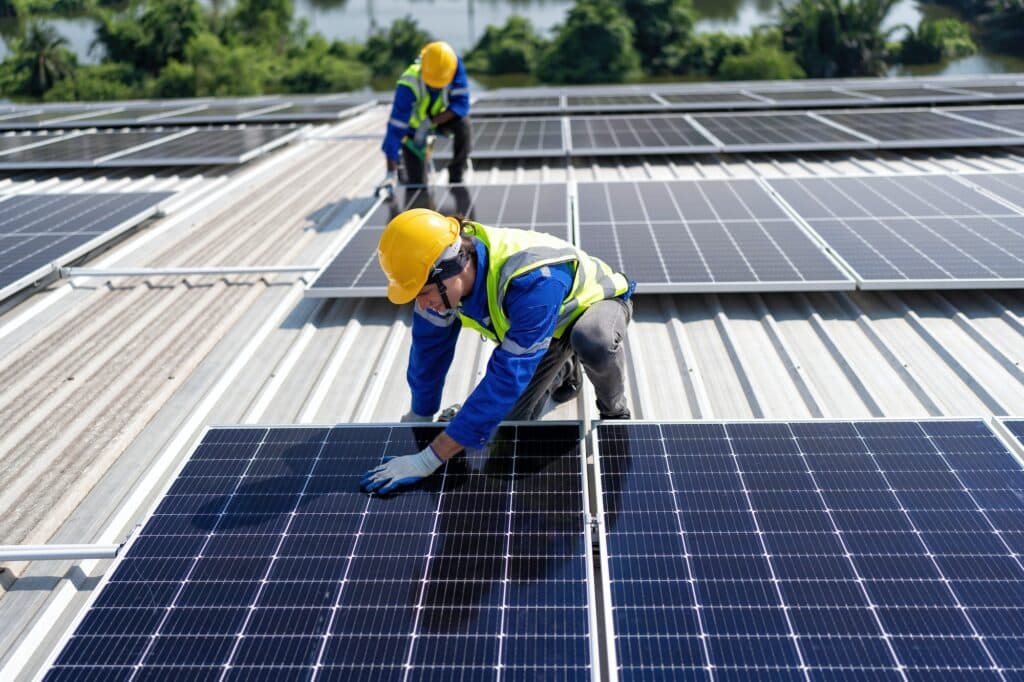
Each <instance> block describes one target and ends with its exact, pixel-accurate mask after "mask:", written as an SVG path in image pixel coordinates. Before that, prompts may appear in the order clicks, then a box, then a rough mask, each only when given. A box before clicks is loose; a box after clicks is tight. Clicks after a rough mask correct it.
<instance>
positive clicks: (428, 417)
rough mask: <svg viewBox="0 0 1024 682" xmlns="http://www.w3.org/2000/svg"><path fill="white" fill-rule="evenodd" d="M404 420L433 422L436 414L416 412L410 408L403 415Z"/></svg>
mask: <svg viewBox="0 0 1024 682" xmlns="http://www.w3.org/2000/svg"><path fill="white" fill-rule="evenodd" d="M402 421H403V422H432V421H434V415H432V414H416V413H415V412H413V411H412V410H409V411H408V412H406V413H405V414H403V415H402Z"/></svg>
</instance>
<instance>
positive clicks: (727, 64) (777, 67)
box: [718, 47, 804, 81]
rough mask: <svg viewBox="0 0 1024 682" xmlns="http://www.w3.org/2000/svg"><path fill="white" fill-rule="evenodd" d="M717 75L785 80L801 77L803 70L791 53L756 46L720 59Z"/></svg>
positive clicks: (724, 77)
mask: <svg viewBox="0 0 1024 682" xmlns="http://www.w3.org/2000/svg"><path fill="white" fill-rule="evenodd" d="M718 77H719V78H721V79H722V80H727V81H754V80H785V79H790V78H803V77H804V70H803V69H801V68H800V65H799V64H797V63H796V58H795V57H794V56H793V54H792V53H790V52H783V51H782V50H780V49H778V48H776V47H758V48H756V49H754V50H751V51H750V52H747V53H746V54H732V55H728V56H727V57H726V58H725V59H723V60H722V64H721V66H720V67H719V69H718Z"/></svg>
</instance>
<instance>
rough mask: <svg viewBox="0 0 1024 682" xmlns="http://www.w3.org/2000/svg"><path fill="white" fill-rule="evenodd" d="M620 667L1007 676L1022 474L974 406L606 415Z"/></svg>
mask: <svg viewBox="0 0 1024 682" xmlns="http://www.w3.org/2000/svg"><path fill="white" fill-rule="evenodd" d="M596 440H597V443H598V450H599V454H598V456H597V457H596V458H595V459H596V460H597V462H598V466H599V468H600V473H599V480H600V484H601V488H602V490H601V494H600V498H599V499H600V500H601V501H602V503H603V510H599V511H601V512H602V513H601V516H602V518H601V524H600V527H601V528H602V529H603V534H602V535H603V537H602V540H603V547H602V550H603V551H602V554H603V555H604V557H603V561H606V562H607V570H608V573H607V575H608V579H609V583H610V586H609V589H608V592H607V594H608V595H609V596H610V601H611V608H610V613H611V620H612V625H613V631H614V639H612V640H611V641H610V642H609V644H608V649H609V650H610V651H612V652H614V653H615V655H616V659H617V665H616V668H617V670H618V673H619V678H620V679H649V680H668V679H686V680H696V679H705V680H711V679H720V680H748V679H772V680H839V679H842V680H854V679H856V680H901V679H968V678H969V679H992V680H998V679H1016V678H1018V677H1020V672H1021V671H1022V670H1024V636H1022V632H1024V628H1022V627H1021V625H1022V623H1024V565H1022V560H1021V552H1022V550H1024V533H1022V532H1021V528H1024V502H1022V500H1021V498H1020V494H1019V493H1020V490H1021V489H1022V487H1024V471H1022V470H1021V466H1020V462H1018V461H1017V460H1015V459H1014V457H1013V456H1012V455H1011V454H1010V453H1009V452H1008V451H1007V449H1006V447H1005V446H1004V445H1003V444H1002V443H1001V442H1000V441H999V440H998V439H997V438H996V437H995V435H994V434H993V433H992V432H991V431H990V430H989V429H988V427H987V426H986V425H985V423H984V422H982V421H981V420H949V421H941V420H936V421H922V422H911V421H861V422H834V421H814V422H795V423H778V422H764V421H761V422H727V423H713V422H693V423H677V424H657V423H646V424H643V423H641V424H635V423H634V424H621V423H618V424H613V423H604V424H600V425H598V426H597V427H596Z"/></svg>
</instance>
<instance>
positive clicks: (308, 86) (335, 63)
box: [281, 33, 370, 92]
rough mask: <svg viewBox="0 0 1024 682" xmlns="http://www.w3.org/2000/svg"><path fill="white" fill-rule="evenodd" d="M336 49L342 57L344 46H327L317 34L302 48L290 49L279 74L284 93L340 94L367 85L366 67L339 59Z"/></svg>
mask: <svg viewBox="0 0 1024 682" xmlns="http://www.w3.org/2000/svg"><path fill="white" fill-rule="evenodd" d="M336 47H337V49H338V50H339V52H341V54H342V55H344V54H345V53H346V52H347V47H346V46H345V44H344V43H335V44H334V45H331V44H328V43H327V41H326V40H325V39H324V37H323V36H321V35H320V34H319V33H318V34H315V35H314V36H313V37H312V38H310V39H309V41H308V42H307V43H306V45H304V46H303V48H302V49H296V50H293V53H292V54H291V55H290V58H289V60H288V62H287V65H286V66H285V68H284V73H283V74H282V75H281V86H282V89H283V90H284V91H286V92H342V91H347V90H357V89H359V88H363V87H366V86H367V85H369V83H370V69H369V67H368V66H366V65H365V64H363V63H361V62H358V61H355V60H353V59H349V58H347V57H344V56H339V55H338V54H336V53H335V52H334V49H335V48H336Z"/></svg>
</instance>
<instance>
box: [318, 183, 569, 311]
mask: <svg viewBox="0 0 1024 682" xmlns="http://www.w3.org/2000/svg"><path fill="white" fill-rule="evenodd" d="M410 208H432V209H434V210H436V211H438V212H440V213H442V214H444V215H456V216H462V217H464V218H467V219H469V220H473V221H476V222H479V223H482V224H484V225H491V226H495V227H515V228H520V229H525V230H537V231H539V232H546V233H548V234H551V235H554V236H556V237H558V238H560V239H564V240H566V241H570V240H571V238H572V237H571V234H570V223H569V198H568V193H567V189H566V186H565V185H564V184H545V185H469V186H459V185H456V186H450V187H432V188H429V189H426V190H425V189H423V188H421V187H406V188H399V189H398V196H397V197H396V199H395V200H393V201H391V202H385V203H383V204H381V205H380V206H378V207H377V209H376V210H375V211H374V212H373V213H371V214H370V215H369V217H367V219H366V221H365V222H363V223H362V224H361V225H360V227H359V229H358V230H357V231H356V233H355V234H354V235H353V236H352V238H351V239H350V240H349V241H348V242H347V243H346V244H345V246H343V247H342V249H341V251H339V252H338V255H337V256H335V257H334V259H333V260H332V261H331V262H330V263H329V264H328V265H327V266H326V267H324V269H323V270H321V271H320V273H319V274H318V275H317V277H316V279H315V280H314V281H313V284H312V285H310V287H309V288H308V289H307V290H306V296H312V297H315V298H334V297H351V296H384V295H385V293H386V290H387V278H386V277H385V276H384V273H383V272H382V271H381V269H380V265H379V264H378V262H377V243H378V242H379V241H380V235H381V233H382V232H383V231H384V227H385V226H386V225H387V224H388V222H389V221H390V220H391V218H393V217H394V216H396V215H398V213H400V212H401V211H404V210H407V209H410Z"/></svg>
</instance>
